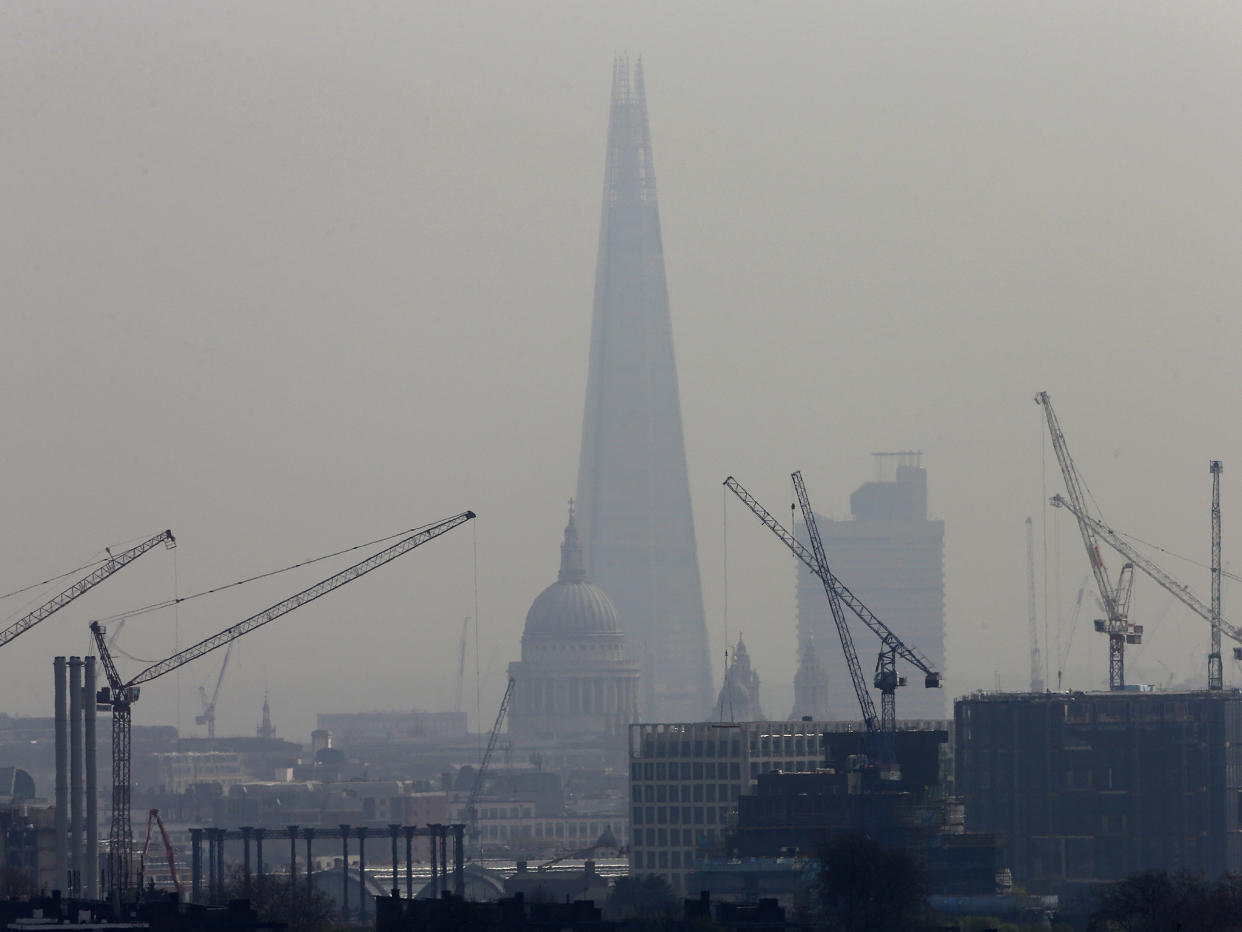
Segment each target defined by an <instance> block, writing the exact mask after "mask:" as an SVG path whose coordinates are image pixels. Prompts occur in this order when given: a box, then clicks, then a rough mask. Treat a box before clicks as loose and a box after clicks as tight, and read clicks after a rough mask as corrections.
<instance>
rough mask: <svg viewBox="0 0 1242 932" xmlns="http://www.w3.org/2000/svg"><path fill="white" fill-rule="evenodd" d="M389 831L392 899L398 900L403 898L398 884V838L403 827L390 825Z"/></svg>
mask: <svg viewBox="0 0 1242 932" xmlns="http://www.w3.org/2000/svg"><path fill="white" fill-rule="evenodd" d="M388 831H389V832H390V833H391V834H392V898H393V899H394V900H395V899H398V898H399V897H400V896H401V887H400V885H398V883H397V877H398V876H400V875H399V874H398V873H397V868H398V867H399V866H400V863H401V862H400V861H398V860H397V836H398V835H400V834H401V826H400V825H395V824H392V823H389V825H388Z"/></svg>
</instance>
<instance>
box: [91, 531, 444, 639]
mask: <svg viewBox="0 0 1242 932" xmlns="http://www.w3.org/2000/svg"><path fill="white" fill-rule="evenodd" d="M428 527H431V525H430V524H424V525H422V526H421V527H416V528H411V529H410V530H408V531H398V532H397V533H396V534H389V535H388V536H387V537H380V538H377V539H375V540H372V541H367V542H366V543H364V544H355V545H354V546H352V547H346V548H345V549H344V550H337V551H336V552H334V553H325V554H324V555H323V556H319V557H311V558H310V559H309V560H303V561H301V562H300V563H294V564H292V565H290V566H286V567H282V568H281V569H277V570H269V571H268V572H266V573H259V574H258V575H257V576H249V577H247V578H245V579H239V580H237V581H235V582H231V583H225V584H224V585H222V586H215V587H213V588H211V589H204V590H203V591H201V592H195V593H192V594H191V595H187V596H182V597H174V598H171V599H165V600H164V601H163V602H155V603H152V604H151V605H144V606H142V607H141V608H135V609H132V610H130V611H127V612H118V613H117V614H115V615H109V616H108V617H107V618H100V619H99V621H100V622H101V623H107V622H110V621H116V620H117V619H118V618H132V617H134V616H136V615H145V614H147V613H148V612H155V611H159V610H160V609H163V608H169V607H170V606H174V605H180V604H181V603H182V602H189V601H191V600H193V599H199V598H202V597H203V596H205V595H212V594H214V593H217V592H224V591H225V590H226V589H235V588H237V587H238V586H244V585H246V583H252V582H256V581H257V580H260V579H267V578H268V577H270V576H278V575H280V574H281V573H287V572H289V571H290V570H296V569H300V568H301V567H303V566H310V565H311V564H313V563H320V562H322V561H323V560H331V559H332V558H333V557H339V556H342V555H343V554H347V553H353V552H354V551H355V550H364V549H366V548H367V547H374V546H375V545H376V544H382V543H385V542H386V541H390V540H393V539H395V538H398V537H405V536H407V535H410V534H416V533H418V532H419V531H422V530H423V529H424V528H428ZM122 653H124V651H122ZM125 656H127V657H128V656H129V655H128V654H126V655H125ZM131 659H134V658H131Z"/></svg>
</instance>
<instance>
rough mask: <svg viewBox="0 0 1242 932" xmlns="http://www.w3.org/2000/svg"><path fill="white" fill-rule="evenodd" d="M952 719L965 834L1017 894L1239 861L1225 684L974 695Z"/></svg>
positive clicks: (1236, 787) (1239, 786)
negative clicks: (993, 843)
mask: <svg viewBox="0 0 1242 932" xmlns="http://www.w3.org/2000/svg"><path fill="white" fill-rule="evenodd" d="M954 727H955V743H956V746H955V751H954V756H955V772H956V779H957V791H958V793H959V795H960V796H961V797H962V800H963V802H964V804H965V807H966V826H967V829H968V830H969V831H975V832H990V833H993V834H995V835H996V836H997V837H998V840H999V841H1000V843H1001V844H1002V845H1003V847H1004V848H1005V852H1006V853H1005V860H1006V863H1007V865H1008V866H1009V867H1010V868H1011V869H1012V871H1013V878H1014V881H1015V883H1017V884H1018V885H1020V886H1022V887H1024V888H1025V889H1027V890H1031V891H1035V892H1045V893H1051V892H1064V891H1067V890H1070V889H1073V888H1074V887H1076V886H1085V885H1090V884H1093V883H1097V882H1102V881H1114V880H1121V879H1123V878H1125V877H1127V876H1129V875H1131V874H1134V873H1138V872H1140V871H1145V870H1157V869H1168V870H1186V871H1189V872H1191V873H1195V874H1200V873H1201V874H1204V875H1206V876H1208V877H1217V876H1219V875H1220V874H1222V873H1224V872H1225V871H1230V872H1233V873H1237V872H1238V871H1239V869H1242V827H1240V826H1239V819H1240V817H1242V808H1240V802H1242V800H1240V797H1242V695H1239V694H1238V693H1237V692H1236V691H1230V692H1215V693H1208V692H1201V693H1139V692H1114V693H1071V694H1059V693H1039V694H1029V693H1017V694H997V695H978V696H972V697H969V698H965V699H959V700H958V701H957V702H956V704H955V709H954Z"/></svg>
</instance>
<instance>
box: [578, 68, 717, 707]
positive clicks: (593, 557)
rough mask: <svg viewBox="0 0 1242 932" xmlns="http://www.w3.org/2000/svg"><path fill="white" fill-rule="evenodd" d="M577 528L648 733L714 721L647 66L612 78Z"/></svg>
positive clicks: (621, 71)
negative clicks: (631, 664)
mask: <svg viewBox="0 0 1242 932" xmlns="http://www.w3.org/2000/svg"><path fill="white" fill-rule="evenodd" d="M578 504H579V512H578V513H579V516H580V518H579V520H580V523H581V525H582V530H583V537H584V544H585V548H586V559H587V564H588V573H589V575H590V577H591V579H592V580H593V581H595V582H596V583H597V584H598V585H599V587H600V588H601V589H603V590H604V591H605V592H607V593H608V594H609V595H610V596H611V597H612V599H613V601H614V602H615V603H616V606H617V611H618V615H619V619H620V624H621V628H622V631H623V632H624V634H625V637H626V645H627V651H628V652H629V654H630V656H631V657H632V658H633V659H634V660H636V661H638V662H639V663H640V664H641V665H642V673H643V682H642V691H643V703H642V709H641V714H642V718H643V719H644V721H648V722H651V721H665V722H685V721H699V720H702V719H703V718H704V717H705V716H706V715H708V714H709V712H710V710H711V707H712V676H711V666H710V661H709V657H708V646H707V625H706V622H705V620H704V615H703V594H702V590H701V589H700V585H699V562H698V555H697V553H696V551H695V542H694V517H693V515H692V513H691V507H690V484H689V481H688V479H687V477H686V451H685V445H684V441H683V439H682V431H681V403H680V400H679V398H678V392H677V368H676V364H675V362H674V358H673V335H672V329H671V326H670V321H669V308H668V289H667V287H666V284H665V278H664V250H663V247H662V245H661V241H660V213H659V209H658V207H657V206H656V185H655V172H654V169H653V167H652V157H651V134H650V131H649V130H648V126H647V104H646V98H645V95H644V91H643V72H642V63H641V62H639V63H638V65H637V66H636V67H635V69H634V72H633V82H632V83H631V80H630V66H629V62H628V61H626V60H622V59H619V60H617V61H616V62H614V65H613V77H612V110H611V113H610V116H609V122H608V151H607V159H606V163H605V168H604V204H603V216H602V218H601V221H600V233H599V257H598V261H597V266H596V273H595V310H594V316H593V320H592V325H591V358H590V369H589V373H588V376H587V395H586V409H585V412H584V414H583V419H582V455H581V459H580V460H579V465H578Z"/></svg>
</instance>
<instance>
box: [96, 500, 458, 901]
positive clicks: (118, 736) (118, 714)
mask: <svg viewBox="0 0 1242 932" xmlns="http://www.w3.org/2000/svg"><path fill="white" fill-rule="evenodd" d="M474 516H475V515H474V512H473V511H464V512H462V513H461V514H459V515H454V516H453V517H451V518H446V519H445V520H443V521H440V522H437V523H436V524H430V525H427V526H425V527H423V528H421V529H420V530H418V531H417V532H416V533H413V534H411V535H410V536H408V537H405V538H403V539H401V540H399V541H397V543H395V544H393V545H392V546H391V547H386V548H385V549H383V550H381V551H379V552H378V553H375V554H372V555H371V556H369V557H367V558H366V559H365V560H361V561H359V562H358V563H355V564H354V565H353V566H350V567H348V568H347V569H344V570H342V571H341V572H339V573H336V574H335V575H333V576H329V577H328V578H327V579H324V580H322V581H320V582H318V583H316V584H315V585H313V586H311V587H310V588H308V589H303V590H302V591H301V592H299V593H297V594H295V595H291V596H289V597H288V598H286V599H284V600H282V601H280V602H277V603H276V604H275V605H272V606H270V607H269V608H266V609H264V610H263V611H261V612H259V613H258V614H257V615H251V616H250V617H249V618H247V619H245V620H243V621H240V622H238V623H237V624H235V625H233V626H232V627H230V628H225V629H224V630H223V631H220V632H218V633H216V634H213V635H212V636H211V637H208V638H205V639H203V640H202V641H199V642H198V643H197V644H194V645H191V646H190V647H187V648H185V650H181V651H178V652H177V653H175V654H172V655H171V656H169V657H166V658H164V659H163V660H160V661H158V662H157V663H153V664H151V665H150V666H149V667H147V668H146V669H145V670H143V671H142V672H140V673H138V674H137V675H136V676H133V677H131V678H130V679H128V680H124V679H122V678H121V674H120V673H119V672H118V671H117V668H116V664H115V663H114V662H113V660H112V654H111V652H110V651H109V650H108V642H107V638H106V636H105V635H106V632H105V630H104V627H103V626H102V625H101V624H100V623H99V622H98V621H92V622H91V634H92V635H93V636H94V638H95V648H96V650H97V651H98V652H99V661H100V664H101V665H102V666H103V669H104V675H105V677H106V679H107V681H108V685H107V686H105V687H104V688H102V689H101V690H99V693H98V694H97V696H96V697H95V698H96V703H97V705H98V707H99V709H100V710H101V711H111V712H112V826H111V830H110V831H109V834H108V866H109V881H108V882H109V887H110V889H112V890H114V891H119V892H120V893H121V894H124V893H126V892H127V891H128V890H129V888H130V870H131V868H132V861H133V849H134V836H133V826H132V825H131V824H130V768H131V760H132V759H131V753H130V732H131V711H132V708H133V705H134V703H135V702H137V701H138V697H139V694H140V692H141V688H142V686H143V685H144V684H146V683H149V682H151V681H152V680H154V679H157V678H159V677H161V676H163V675H164V674H166V673H171V672H172V671H173V670H176V669H178V668H179V667H182V666H184V665H185V664H187V663H189V662H190V661H192V660H197V659H198V658H199V657H202V656H203V655H204V654H207V653H210V652H211V651H213V650H216V649H217V648H220V647H224V646H225V645H226V644H230V643H232V642H233V641H235V640H237V639H238V638H239V637H241V636H242V635H243V634H248V633H249V632H251V631H253V630H254V629H255V628H259V627H261V626H263V625H265V624H267V623H268V622H270V621H275V620H276V619H277V618H279V617H280V616H282V615H286V614H288V613H289V612H291V611H293V610H294V609H296V608H301V607H302V606H303V605H305V604H307V603H308V602H313V601H314V600H315V599H318V598H319V597H320V596H324V595H327V594H328V593H329V592H332V591H333V590H334V589H339V588H340V587H341V586H343V585H345V584H346V583H350V582H353V581H354V580H355V579H357V578H358V577H360V576H363V575H365V574H367V573H369V572H371V570H374V569H377V568H378V567H381V566H383V565H384V564H385V563H388V562H390V561H392V560H395V559H396V558H397V557H399V556H402V555H403V554H406V553H409V552H410V551H411V550H413V549H414V548H416V547H419V546H421V545H422V544H425V543H427V542H428V541H430V540H434V539H435V538H437V537H439V536H440V535H441V534H444V533H447V532H448V531H451V530H452V529H453V528H455V527H457V526H458V525H461V524H465V523H466V522H467V521H469V520H470V519H472V518H473V517H474Z"/></svg>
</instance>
